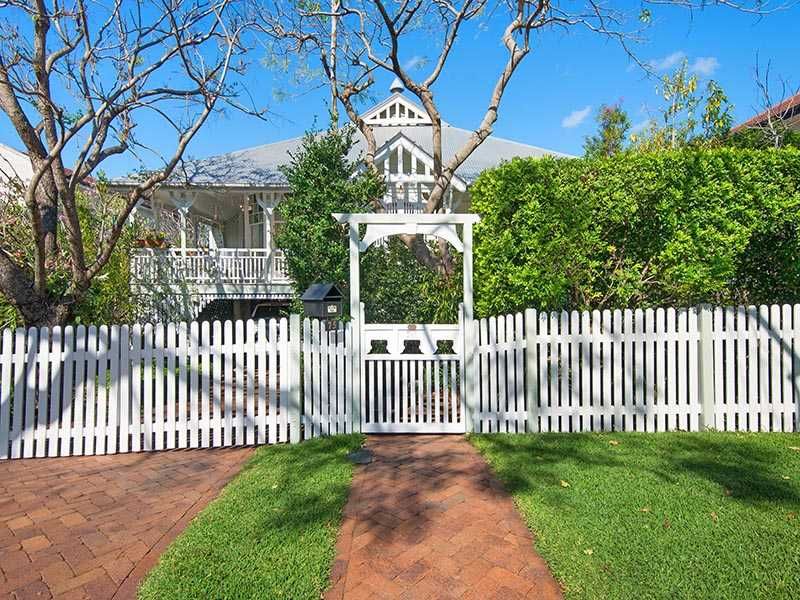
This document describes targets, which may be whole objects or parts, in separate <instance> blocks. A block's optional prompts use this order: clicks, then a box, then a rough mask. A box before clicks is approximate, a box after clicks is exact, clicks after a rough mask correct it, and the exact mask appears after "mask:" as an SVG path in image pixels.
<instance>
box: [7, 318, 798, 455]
mask: <svg viewBox="0 0 800 600" xmlns="http://www.w3.org/2000/svg"><path fill="white" fill-rule="evenodd" d="M467 326H471V327H474V335H473V336H471V337H472V339H474V340H476V344H475V347H474V348H458V349H454V350H453V352H456V354H454V355H452V356H450V355H448V356H447V357H445V358H447V359H448V360H452V361H457V360H460V361H462V364H461V372H462V375H461V377H462V381H461V384H460V385H459V387H458V393H459V394H461V393H463V394H465V395H466V396H465V398H466V419H465V421H466V423H465V429H469V430H474V431H479V432H498V431H499V432H546V431H556V432H567V431H611V430H614V431H646V432H653V431H668V430H688V431H698V430H702V429H704V428H714V429H718V430H724V431H798V430H799V429H800V424H798V415H800V304H798V305H794V306H789V305H783V306H778V305H775V306H761V307H753V306H750V307H725V308H723V307H717V308H711V307H697V308H690V309H673V308H666V309H662V308H658V309H647V310H634V311H631V310H622V311H620V310H616V311H602V312H600V311H592V312H582V313H578V312H574V311H573V312H554V313H537V312H536V311H534V310H527V311H525V312H522V313H518V314H514V315H505V316H500V317H490V318H487V319H479V320H474V321H472V322H471V324H468V325H467ZM357 335H359V333H358V332H357V330H356V328H355V327H354V325H353V324H352V323H335V324H331V323H325V322H321V321H318V320H309V319H306V320H305V321H304V322H302V323H301V321H300V318H299V316H297V315H292V316H291V317H290V318H289V319H285V318H284V319H271V320H269V321H265V320H258V321H252V320H248V321H235V322H231V321H225V322H224V323H221V322H218V321H215V322H213V323H209V322H202V323H197V322H192V323H169V324H160V323H159V324H155V325H153V324H144V325H138V324H137V325H133V326H127V325H122V326H116V325H113V326H100V327H95V326H88V327H86V326H83V325H78V326H74V327H73V326H67V327H64V328H60V327H54V328H52V329H48V328H46V327H45V328H40V329H36V328H30V329H27V330H25V329H17V330H15V331H11V330H5V331H3V332H2V334H1V335H0V459H3V458H23V457H46V456H74V455H93V454H113V453H117V452H137V451H149V450H161V449H173V448H206V447H219V446H231V445H245V444H247V445H251V444H265V443H270V444H271V443H281V442H297V441H300V440H301V439H308V438H312V437H317V436H320V435H332V434H337V433H349V432H352V431H359V430H361V428H362V418H365V417H364V415H362V410H361V408H362V406H361V395H362V392H363V390H360V389H353V388H354V386H353V377H352V374H353V371H354V365H355V361H359V363H360V366H361V367H364V365H365V364H369V368H370V369H372V370H368V371H367V373H371V372H372V371H374V364H373V362H370V361H374V360H377V359H381V356H376V357H370V356H369V355H364V356H360V357H357V356H355V354H354V347H355V344H354V343H353V338H354V336H357ZM462 338H463V336H462ZM396 358H397V357H395V359H396ZM428 360H430V359H428ZM401 362H402V360H401ZM454 364H455V363H454ZM391 368H392V369H395V371H396V370H397V368H396V367H391ZM454 368H455V367H454ZM469 369H472V375H473V377H464V376H463V373H464V371H465V370H469ZM382 372H383V371H380V372H379V373H378V379H377V380H376V381H377V385H378V386H389V387H383V388H381V387H378V388H375V387H371V388H370V389H371V393H376V394H377V396H376V397H377V398H379V399H382V398H384V394H383V392H384V391H385V392H386V394H385V397H386V398H388V397H393V396H392V394H391V393H390V391H391V389H390V388H391V386H393V385H395V384H394V383H393V382H394V380H393V379H390V377H389V376H388V374H389V373H390V371H386V373H387V377H386V378H385V382H384V379H383V378H382V377H380V375H381V373H382ZM370 381H371V380H370ZM420 382H421V378H420ZM470 382H472V383H470ZM362 384H363V382H362ZM420 385H421V383H420ZM435 385H436V384H435V383H434V388H435ZM370 386H373V384H372V383H370ZM395 392H396V390H395ZM434 392H436V390H435V389H434ZM394 396H397V393H394ZM434 396H436V397H438V394H437V393H434ZM380 401H381V402H383V404H379V405H378V406H377V410H378V411H380V410H383V409H385V410H387V411H388V410H389V409H390V406H389V404H388V402H389V401H388V400H380ZM434 406H437V405H434ZM428 412H431V411H428ZM432 414H434V417H430V416H426V415H427V413H426V412H425V411H420V413H419V414H414V415H413V418H414V419H417V420H423V419H429V418H435V411H433V412H432ZM366 418H369V417H368V416H367V417H366Z"/></svg>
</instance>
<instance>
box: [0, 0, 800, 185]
mask: <svg viewBox="0 0 800 600" xmlns="http://www.w3.org/2000/svg"><path fill="white" fill-rule="evenodd" d="M633 10H636V8H634V9H633ZM497 33H498V32H497V31H496V30H495V29H493V28H490V29H489V30H487V31H482V32H480V33H478V32H469V33H467V34H465V35H464V36H462V37H461V38H460V39H459V42H458V43H459V45H458V46H457V51H456V52H454V54H453V55H452V57H451V60H450V61H449V63H448V65H447V67H446V71H445V73H444V75H443V76H442V77H441V79H440V80H439V82H438V83H437V85H436V88H435V92H436V98H437V101H438V104H439V106H440V108H441V111H442V115H443V118H444V119H445V120H446V121H448V122H450V123H451V124H453V125H455V126H458V127H463V128H473V127H475V126H477V124H478V123H479V121H480V119H481V117H482V116H483V113H484V111H485V109H486V102H487V100H488V98H489V94H490V92H491V88H492V86H493V84H494V80H495V78H496V74H497V72H498V67H499V65H500V64H501V61H502V60H503V59H504V50H503V48H501V46H500V44H499V38H498V35H497ZM647 38H648V39H647V41H645V42H643V43H640V44H637V45H636V46H635V48H634V49H635V51H636V53H637V55H638V56H639V57H640V58H641V59H642V60H645V61H652V64H654V65H657V66H659V67H663V72H667V70H668V69H670V68H674V67H676V66H677V65H678V63H679V62H680V61H681V60H682V59H683V58H684V57H685V58H686V59H687V60H688V61H689V64H690V65H692V66H693V67H694V69H695V71H696V72H697V74H698V76H699V77H700V79H701V82H704V81H706V80H707V79H709V78H713V79H715V80H717V81H718V82H719V83H720V84H721V85H722V86H723V88H724V89H725V91H726V92H727V93H728V96H729V98H730V100H731V102H732V103H733V104H734V105H735V110H734V115H735V120H736V121H741V120H744V119H746V118H747V117H749V116H751V115H752V114H754V112H756V107H757V106H758V105H759V93H758V90H757V87H756V84H755V80H754V67H755V64H756V57H757V56H758V57H759V61H760V63H761V64H762V66H763V65H765V64H766V62H767V61H771V70H772V73H773V74H774V75H775V76H776V78H777V76H781V77H784V78H786V79H787V80H788V81H789V82H790V83H791V84H792V86H793V87H792V90H794V89H796V88H797V87H798V86H800V68H798V65H799V64H800V61H798V56H800V5H797V6H795V7H793V8H791V9H789V10H787V11H783V12H780V13H776V14H772V15H769V16H766V17H764V18H760V19H759V18H757V17H755V16H752V15H746V14H742V13H738V12H736V11H733V10H730V9H723V8H709V9H706V10H705V11H695V12H694V13H689V12H688V11H686V10H682V9H676V8H667V7H656V8H655V9H654V23H653V25H652V26H651V27H650V29H649V30H648V32H647ZM425 56H431V57H432V56H433V52H432V51H430V49H429V48H426V46H425V43H424V42H422V41H420V42H419V43H418V44H417V45H415V46H414V47H411V48H407V51H406V53H405V55H404V57H403V59H404V60H405V61H417V60H418V59H419V58H420V57H425ZM423 71H424V67H422V70H420V71H419V74H421V73H422V72H423ZM279 79H280V77H278V76H277V75H276V74H275V73H273V72H271V71H269V70H267V69H266V68H264V67H262V66H260V65H259V64H254V65H253V67H252V68H251V70H250V72H249V74H248V82H247V83H248V87H249V89H250V91H251V93H252V94H253V95H254V96H255V97H256V98H257V99H258V100H260V101H261V102H262V103H263V104H266V105H268V106H269V108H270V109H271V113H272V116H271V118H270V119H269V120H268V121H267V122H262V121H259V120H255V119H253V118H251V117H246V116H244V115H242V114H238V113H235V112H226V113H224V114H220V115H216V116H215V117H213V118H212V120H211V122H210V123H208V124H207V126H206V127H205V129H204V130H203V131H201V133H200V134H199V135H198V136H197V137H196V138H195V140H193V142H192V144H191V146H190V147H189V152H188V155H190V156H195V157H203V156H209V155H213V154H219V153H223V152H227V151H231V150H236V149H239V148H244V147H248V146H255V145H258V144H264V143H268V142H272V141H277V140H281V139H285V138H288V137H294V136H298V135H301V134H302V133H303V131H305V130H306V129H308V128H309V126H310V125H311V124H312V122H313V121H314V118H315V117H317V119H318V121H319V122H324V121H325V118H326V114H327V108H326V106H325V98H326V97H327V94H326V92H325V90H324V89H320V90H316V91H312V92H308V93H305V94H302V95H298V96H295V97H292V99H291V100H288V101H277V100H275V99H274V98H273V89H275V88H280V89H284V90H285V85H284V84H282V83H281V82H280V81H278V80H279ZM390 81H391V76H389V75H388V74H387V75H385V76H384V75H382V76H381V78H380V79H379V80H378V83H377V84H376V86H375V90H374V94H375V95H377V96H379V97H380V96H382V95H383V94H384V92H386V93H388V87H389V82H390ZM656 84H657V81H656V80H654V79H652V78H646V77H645V76H644V74H643V72H642V71H641V70H639V69H636V68H633V67H632V65H631V61H630V59H629V58H628V57H627V56H626V55H625V53H624V52H623V51H622V50H621V49H620V48H619V46H618V45H617V44H616V43H615V42H612V41H609V40H607V39H605V38H602V37H600V36H598V35H597V34H593V33H589V32H584V31H578V30H572V31H569V32H563V31H554V30H551V31H546V32H543V33H542V34H541V35H540V36H539V37H538V38H537V39H536V41H535V44H534V50H533V52H532V53H531V54H530V55H529V56H528V57H526V58H525V60H524V62H523V63H522V65H521V66H520V68H519V70H518V72H517V73H516V74H515V76H514V79H513V80H512V82H511V84H510V85H509V87H508V89H507V92H506V95H505V97H504V100H503V103H502V105H501V108H500V118H499V120H498V122H497V124H496V126H495V135H498V136H501V137H506V138H510V139H514V140H517V141H520V142H524V143H529V144H534V145H537V146H542V147H545V148H550V149H553V150H558V151H561V152H567V153H571V154H580V153H581V152H582V144H583V139H584V137H585V136H586V135H588V134H590V133H592V132H593V131H594V129H595V124H594V116H595V114H596V111H597V109H598V108H599V106H600V105H601V104H603V103H615V102H618V101H622V104H623V106H624V107H625V109H626V110H627V111H628V113H629V114H630V117H631V121H632V122H633V123H634V124H641V123H643V122H644V121H646V120H647V118H648V107H649V108H650V109H651V110H652V109H654V108H655V107H656V106H658V104H659V98H658V96H657V95H656ZM775 89H776V91H777V90H778V89H779V88H777V87H776V88H775ZM776 99H777V98H776ZM139 136H140V137H145V136H146V137H147V139H148V141H149V142H150V143H152V144H153V145H154V146H155V147H157V148H160V149H162V150H163V151H165V152H166V151H168V150H169V148H171V147H172V146H173V145H174V139H173V138H172V137H170V136H169V135H168V134H167V133H166V132H165V131H164V130H163V128H161V127H154V126H151V124H150V123H142V126H141V127H140V131H139ZM0 142H3V143H6V144H8V145H11V146H14V147H17V148H20V146H21V145H20V143H19V141H18V140H17V138H16V136H15V134H14V132H13V130H12V129H11V127H10V125H9V123H8V120H7V119H6V117H5V115H2V114H0ZM147 162H148V165H147V166H151V167H155V166H157V165H158V161H157V160H156V159H155V157H151V158H149V159H147ZM137 164H138V163H137V162H136V161H135V160H134V159H133V158H131V157H127V158H125V157H122V158H116V159H114V161H113V162H107V163H105V167H104V168H105V171H106V172H107V173H108V174H109V175H110V176H112V177H113V176H117V175H121V174H123V173H125V172H128V171H130V170H132V169H134V168H136V167H137Z"/></svg>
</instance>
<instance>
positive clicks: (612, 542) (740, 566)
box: [470, 433, 800, 600]
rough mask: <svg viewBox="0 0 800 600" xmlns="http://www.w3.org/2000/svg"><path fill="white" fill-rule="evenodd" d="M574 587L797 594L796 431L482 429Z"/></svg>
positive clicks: (613, 593) (697, 594)
mask: <svg viewBox="0 0 800 600" xmlns="http://www.w3.org/2000/svg"><path fill="white" fill-rule="evenodd" d="M470 439H471V441H472V443H473V444H474V445H475V446H476V447H477V448H478V449H479V450H480V451H481V452H482V453H483V454H484V456H486V458H487V459H488V461H489V463H490V464H491V465H492V467H493V468H494V470H495V472H496V473H497V474H498V475H499V477H500V478H501V479H502V480H503V481H504V482H505V484H506V485H507V487H508V488H509V490H510V491H511V493H512V494H513V495H514V498H515V499H516V502H517V505H518V507H519V509H520V511H521V512H522V515H523V517H524V519H525V520H526V522H527V523H528V525H529V527H530V528H531V530H532V531H533V532H534V534H535V535H536V538H537V540H536V546H537V548H538V549H539V551H540V552H541V554H542V556H543V557H544V558H545V559H546V560H547V561H548V563H549V564H550V567H551V569H552V570H553V573H554V574H555V576H556V577H557V578H558V579H559V580H560V581H562V582H563V584H564V586H565V589H566V592H567V597H568V598H603V599H607V598H625V599H638V598H713V599H715V600H716V599H721V598H742V599H745V598H746V599H748V600H749V599H753V598H770V599H772V598H800V435H797V434H774V433H773V434H735V433H702V434H701V433H658V434H635V433H634V434H619V433H616V434H611V433H606V434H550V435H525V436H514V435H502V434H500V435H477V436H472V437H471V438H470Z"/></svg>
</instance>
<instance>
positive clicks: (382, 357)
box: [333, 213, 478, 433]
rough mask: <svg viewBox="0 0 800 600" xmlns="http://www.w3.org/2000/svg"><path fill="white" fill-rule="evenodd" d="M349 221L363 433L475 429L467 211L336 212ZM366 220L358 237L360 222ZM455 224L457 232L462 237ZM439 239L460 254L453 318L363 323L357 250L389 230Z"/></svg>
mask: <svg viewBox="0 0 800 600" xmlns="http://www.w3.org/2000/svg"><path fill="white" fill-rule="evenodd" d="M333 216H334V218H335V219H336V220H337V221H338V222H339V223H346V224H348V225H349V227H350V314H351V317H352V323H353V332H354V333H353V348H352V350H351V352H352V355H353V357H354V358H353V362H352V390H353V394H354V396H355V395H356V394H358V397H357V398H356V397H354V398H353V416H352V419H353V421H352V422H353V424H354V427H359V426H360V429H361V431H363V432H366V433H464V432H465V431H467V430H470V429H471V428H472V416H471V413H472V411H471V409H470V407H471V406H472V404H471V398H470V394H471V393H472V390H475V389H476V385H475V381H474V372H473V364H474V348H475V343H474V340H473V337H474V326H473V325H472V318H473V304H472V225H473V224H474V223H476V222H477V221H478V216H477V215H472V214H433V215H431V214H398V213H396V214H334V215H333ZM362 225H363V226H365V230H364V235H363V237H362V235H361V231H360V230H359V227H360V226H362ZM457 227H461V228H462V231H461V234H460V235H459V232H458V229H457ZM402 234H410V235H425V236H431V237H433V236H435V237H440V238H442V239H444V240H446V241H447V242H449V243H450V244H451V246H452V247H453V248H454V249H455V250H456V251H458V252H462V253H463V257H464V260H463V265H464V300H463V303H462V305H461V310H460V315H459V322H458V323H455V324H399V325H398V324H384V323H366V322H365V317H364V306H363V304H362V303H361V297H360V296H361V285H360V270H359V262H360V255H361V253H362V252H364V251H366V250H367V248H369V247H370V245H372V244H373V243H375V242H376V241H378V240H381V239H383V238H385V237H388V236H390V235H402Z"/></svg>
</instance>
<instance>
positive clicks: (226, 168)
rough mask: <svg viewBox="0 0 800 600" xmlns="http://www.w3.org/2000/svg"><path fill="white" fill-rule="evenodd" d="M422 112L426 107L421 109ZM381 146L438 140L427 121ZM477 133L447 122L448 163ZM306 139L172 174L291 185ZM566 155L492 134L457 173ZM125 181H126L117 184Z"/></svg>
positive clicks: (384, 129) (390, 132)
mask: <svg viewBox="0 0 800 600" xmlns="http://www.w3.org/2000/svg"><path fill="white" fill-rule="evenodd" d="M420 110H421V109H420ZM373 131H374V132H375V138H376V142H377V145H378V152H380V150H381V148H382V147H383V146H384V144H386V143H387V142H389V141H390V140H392V139H393V138H394V137H395V136H397V135H398V134H402V135H403V136H405V137H406V138H408V139H409V140H410V141H411V142H412V143H413V144H415V145H416V146H418V147H419V148H420V149H421V150H423V151H424V152H425V153H426V154H428V155H431V154H432V148H433V142H432V139H431V127H430V126H428V125H406V126H399V125H388V126H386V125H384V126H376V127H374V128H373ZM472 133H473V132H472V131H470V130H467V129H459V128H458V127H453V126H451V125H449V124H448V123H442V155H443V157H444V160H445V161H447V159H448V157H451V156H453V155H454V154H455V152H456V151H457V150H458V149H459V148H461V146H463V144H464V143H465V142H466V141H467V140H468V139H469V137H470V136H471V135H472ZM354 139H355V143H354V144H353V148H352V150H351V152H350V158H351V159H352V160H357V159H358V158H359V157H361V156H363V155H364V153H365V150H366V144H365V142H364V138H363V137H362V135H361V133H360V132H359V133H357V134H356V136H355V138H354ZM301 143H302V138H300V137H297V138H292V139H288V140H283V141H280V142H273V143H271V144H264V145H261V146H254V147H252V148H245V149H243V150H237V151H235V152H230V153H228V154H221V155H218V156H211V157H209V158H205V159H200V160H195V161H189V162H187V163H186V164H185V166H184V169H183V170H182V171H180V169H177V170H176V172H175V173H174V175H173V177H172V181H173V182H174V183H173V185H184V183H185V182H188V184H189V185H197V186H210V187H215V186H219V187H281V186H285V185H286V183H287V182H286V178H285V177H284V175H283V173H281V172H280V167H281V165H285V164H287V163H288V162H289V161H290V156H289V154H290V153H294V152H296V151H298V150H299V149H300V145H301ZM543 156H560V157H569V155H567V154H563V153H560V152H555V151H552V150H546V149H544V148H539V147H537V146H530V145H528V144H522V143H519V142H514V141H511V140H506V139H503V138H499V137H495V136H490V137H489V138H487V139H486V140H485V141H484V142H483V143H482V144H481V145H480V146H479V147H478V148H477V149H476V150H475V151H474V152H473V153H472V154H471V155H470V156H469V157H468V158H467V159H466V160H465V161H464V163H463V164H462V165H461V166H460V167H459V168H458V170H457V171H456V175H458V176H459V177H460V178H461V179H462V180H464V181H465V182H466V183H467V184H470V183H472V182H473V181H474V180H475V179H476V178H477V177H478V175H479V174H480V173H481V172H482V171H484V170H485V169H488V168H491V167H495V166H497V165H499V164H500V163H501V162H503V161H507V160H511V159H512V158H515V157H543ZM117 183H123V182H117Z"/></svg>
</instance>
